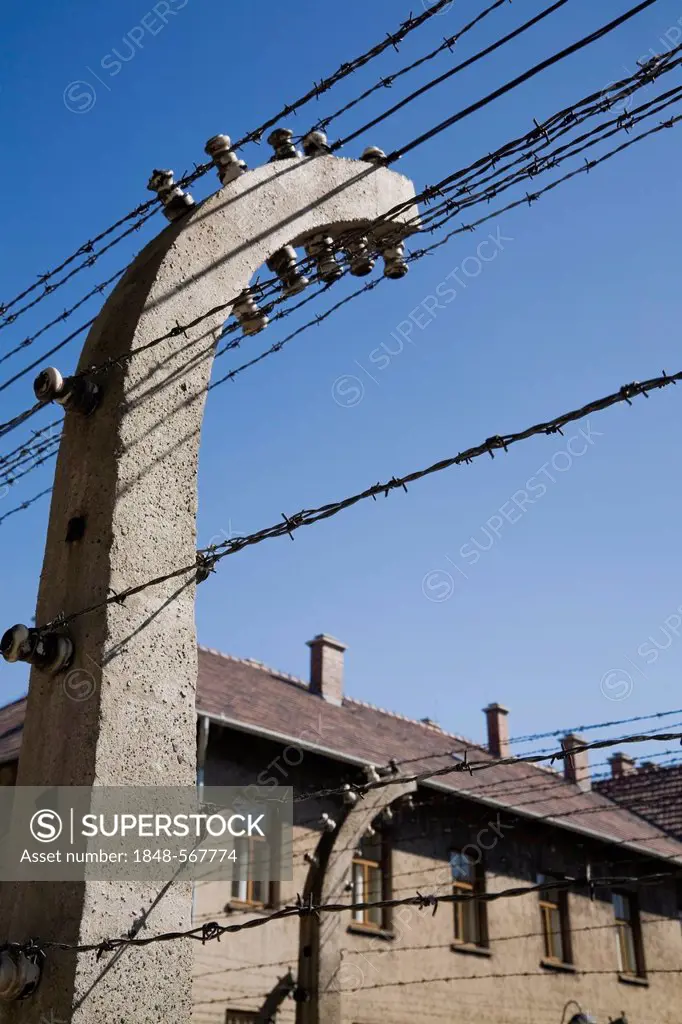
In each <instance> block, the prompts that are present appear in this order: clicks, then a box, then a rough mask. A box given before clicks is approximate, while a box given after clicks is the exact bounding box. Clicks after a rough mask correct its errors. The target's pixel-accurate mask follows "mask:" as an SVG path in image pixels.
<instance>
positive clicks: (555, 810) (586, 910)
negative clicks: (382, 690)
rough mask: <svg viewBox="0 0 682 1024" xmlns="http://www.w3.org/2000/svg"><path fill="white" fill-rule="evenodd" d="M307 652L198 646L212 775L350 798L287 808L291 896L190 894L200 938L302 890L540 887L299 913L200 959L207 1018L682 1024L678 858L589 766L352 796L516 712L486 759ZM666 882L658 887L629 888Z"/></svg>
mask: <svg viewBox="0 0 682 1024" xmlns="http://www.w3.org/2000/svg"><path fill="white" fill-rule="evenodd" d="M310 647H311V672H310V680H309V682H304V681H302V680H299V679H295V678H292V677H290V676H287V675H284V674H282V673H279V672H276V671H274V670H272V669H268V668H266V667H265V666H263V665H261V664H260V663H258V662H254V661H250V660H240V659H236V658H232V657H229V656H227V655H223V654H220V653H219V652H217V651H213V650H208V649H206V648H200V650H199V681H198V695H197V719H198V727H197V736H198V763H199V774H200V779H201V780H202V781H203V782H204V783H205V784H206V785H242V784H244V783H254V782H255V783H258V784H260V785H273V784H275V783H277V784H280V785H291V786H293V787H294V789H295V791H296V792H297V793H298V794H305V793H308V792H311V791H312V790H316V791H317V790H319V789H322V788H329V789H333V790H336V791H337V792H336V793H335V794H333V795H331V796H326V797H318V798H315V799H310V800H305V801H301V802H297V803H296V804H295V810H296V815H295V825H294V833H293V863H294V877H293V881H290V882H281V883H278V882H276V881H274V880H273V881H272V882H269V883H268V882H263V881H258V880H255V879H254V880H247V881H240V882H237V881H235V882H232V883H228V882H225V883H218V882H214V883H206V884H202V885H198V886H197V887H196V891H195V906H194V914H195V921H196V923H202V922H206V921H211V920H216V919H219V920H225V918H226V917H227V918H228V919H229V920H230V922H234V923H240V922H244V921H246V920H249V919H252V918H258V917H260V916H262V915H264V914H267V913H268V912H269V911H270V910H271V909H272V908H276V907H278V906H281V905H284V904H288V903H291V902H293V901H295V899H296V895H297V894H298V893H300V894H303V895H304V896H306V895H311V896H312V897H313V899H314V900H315V901H316V902H318V901H322V902H327V901H329V899H330V898H331V899H334V900H335V901H338V902H346V901H348V902H350V901H351V899H353V898H355V901H356V902H361V901H363V900H368V899H373V898H375V897H380V898H390V897H396V898H401V897H405V896H408V895H414V894H416V893H417V892H421V893H436V894H443V893H450V892H452V891H453V889H454V890H455V891H456V892H457V893H461V894H463V895H465V894H471V893H474V894H476V893H484V892H485V893H487V894H490V895H493V894H495V893H497V892H501V891H503V890H507V889H510V888H513V887H526V886H529V885H535V884H537V883H542V884H544V888H543V889H542V890H540V891H539V892H533V893H529V894H527V895H521V896H516V897H514V898H503V899H498V900H492V901H489V902H479V901H472V902H467V903H457V904H441V905H439V906H438V907H437V908H436V909H437V911H438V912H437V913H434V912H433V909H432V908H427V909H421V910H420V909H419V908H418V907H416V906H408V907H401V908H394V909H393V910H392V911H391V910H367V911H357V912H354V914H353V916H352V917H351V915H350V914H345V913H344V914H327V915H321V916H320V919H319V920H317V919H316V918H315V917H314V916H313V915H307V916H304V917H298V916H294V917H289V918H286V919H282V920H278V921H273V922H270V923H268V924H267V925H265V926H264V927H258V928H254V929H253V930H248V931H243V932H239V933H237V934H234V935H226V936H224V937H223V939H222V941H221V942H220V943H217V942H209V943H207V944H206V945H205V946H198V947H197V950H196V954H195V985H194V1003H195V1008H194V1019H195V1020H196V1022H197V1024H246V1022H248V1021H260V1022H265V1021H268V1020H276V1021H277V1022H278V1024H293V1022H294V1021H296V1022H297V1024H318V1022H324V1024H341V1022H343V1024H379V1022H381V1024H407V1022H413V1021H434V1022H441V1021H442V1022H443V1024H445V1022H446V1021H447V1022H451V1024H470V1022H471V1021H473V1020H477V1019H481V1020H485V1021H489V1022H491V1024H554V1022H556V1024H568V1022H569V1021H573V1020H574V1019H575V1021H576V1024H578V1021H580V1020H581V1018H580V1017H579V1016H578V1014H579V1013H580V1012H581V1011H582V1012H584V1013H585V1014H587V1013H589V1014H591V1015H592V1017H593V1019H594V1020H595V1021H596V1022H597V1024H608V1022H610V1021H614V1022H615V1021H622V1020H623V1019H626V1020H627V1022H628V1024H679V1022H680V1020H682V1010H681V1009H680V1007H681V1006H682V981H681V978H682V975H681V973H680V971H681V970H682V930H681V928H680V917H679V909H680V902H679V898H680V890H679V888H678V881H677V878H676V877H674V875H675V872H676V871H678V872H679V874H680V876H682V871H680V870H679V866H680V865H682V843H680V842H678V841H676V840H675V839H673V838H672V837H671V836H670V835H668V834H667V833H664V832H662V831H661V829H659V828H657V827H656V826H655V825H653V824H651V823H649V822H647V821H645V820H643V819H642V818H641V817H639V816H636V815H634V814H633V813H631V812H630V811H628V810H627V809H625V808H624V807H622V806H619V805H618V804H615V803H614V802H613V801H612V800H610V799H609V798H608V797H607V796H605V795H603V794H602V793H598V792H596V791H595V789H594V788H592V786H591V780H590V770H589V765H588V762H587V755H586V753H585V752H582V753H580V754H577V755H575V756H573V757H572V758H570V759H567V761H566V762H565V764H564V768H563V770H562V771H561V772H558V771H556V770H552V769H549V768H542V767H538V766H531V765H522V764H519V765H512V766H495V767H492V768H490V769H489V770H485V771H481V772H476V773H474V774H473V775H469V774H468V773H465V772H457V773H456V774H452V773H451V774H446V775H443V776H441V777H440V778H438V777H437V778H433V779H429V780H423V781H420V782H418V783H415V782H412V783H404V782H403V783H400V784H398V785H395V786H386V787H384V788H381V789H375V790H372V791H370V792H369V793H368V794H367V796H366V797H365V799H364V800H360V801H357V802H356V803H353V802H352V797H350V796H348V795H346V796H345V797H344V796H343V795H341V794H340V792H339V791H340V790H341V788H342V787H343V785H344V784H350V783H353V782H358V781H364V780H365V779H366V778H367V777H368V774H369V775H371V774H372V768H371V766H388V765H389V762H390V761H391V760H392V759H395V760H398V761H400V762H407V763H403V764H402V766H401V768H400V772H401V774H404V773H409V774H416V773H419V772H422V771H433V770H435V769H438V768H441V767H447V766H452V765H453V764H455V763H456V762H457V761H459V760H462V759H463V758H464V757H465V755H467V756H468V757H469V759H471V760H481V759H486V758H494V757H499V756H500V755H504V754H506V753H507V751H508V727H507V720H508V716H507V711H506V709H505V708H503V707H501V706H500V705H496V704H493V705H490V706H489V707H488V708H486V711H485V714H486V720H487V734H488V739H487V749H483V748H482V747H479V746H476V745H475V744H472V743H470V742H468V741H467V740H465V739H463V738H462V737H460V736H455V735H452V734H449V733H445V732H444V731H443V730H441V729H440V728H439V727H438V726H436V725H435V724H434V723H432V722H429V721H428V720H424V721H422V722H418V721H412V720H409V719H406V718H404V717H401V716H400V715H396V714H392V713H390V712H388V711H384V710H381V709H379V708H376V707H373V706H371V705H368V704H364V703H362V702H360V701H357V700H352V699H349V698H347V697H345V696H344V692H343V686H344V679H343V652H344V647H343V645H342V644H340V643H339V642H338V641H335V640H333V639H332V638H330V637H326V636H319V637H316V638H315V639H314V640H313V641H311V642H310ZM23 713H24V704H23V701H18V702H15V703H14V704H11V705H9V706H8V707H6V708H4V709H2V711H0V766H1V767H0V781H4V782H5V783H6V784H7V783H9V784H11V783H12V781H13V770H14V769H13V765H14V764H15V763H16V759H17V756H18V753H19V748H20V743H21V728H22V720H23ZM565 743H566V744H567V745H570V746H574V745H575V737H567V738H566V739H565ZM324 815H327V817H326V818H324V817H323V816H324ZM658 873H661V874H662V875H663V876H664V877H663V878H661V879H660V880H658V881H657V882H656V883H655V884H652V883H649V884H645V883H643V882H640V883H639V884H637V882H636V881H634V880H636V879H640V878H642V877H643V876H650V875H652V874H658ZM586 875H588V876H590V877H592V878H605V877H611V876H618V877H624V876H625V877H627V878H628V879H631V880H633V881H630V882H628V883H627V884H623V885H621V886H618V887H616V888H615V889H611V888H593V891H592V893H591V894H590V892H589V891H588V890H587V889H586V888H585V887H584V886H583V887H574V888H572V889H570V890H568V889H565V888H563V889H562V888H559V887H557V881H559V880H566V879H571V878H581V877H585V876H586ZM584 1019H585V1018H583V1020H584ZM588 1019H589V1018H588Z"/></svg>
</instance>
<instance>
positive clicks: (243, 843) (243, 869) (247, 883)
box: [232, 836, 275, 907]
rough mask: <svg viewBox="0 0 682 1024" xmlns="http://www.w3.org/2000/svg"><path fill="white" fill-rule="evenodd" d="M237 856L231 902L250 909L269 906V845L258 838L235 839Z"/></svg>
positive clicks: (272, 893) (271, 897) (271, 891)
mask: <svg viewBox="0 0 682 1024" xmlns="http://www.w3.org/2000/svg"><path fill="white" fill-rule="evenodd" d="M234 848H235V851H236V854H237V858H236V862H235V866H234V873H235V874H238V875H239V878H238V879H237V878H235V879H234V880H233V881H232V902H233V903H245V904H247V905H248V906H251V907H266V906H271V905H272V904H273V903H274V902H275V900H274V886H273V883H272V882H271V880H270V845H269V843H267V842H266V841H265V840H264V839H261V838H260V837H259V836H249V837H244V838H236V839H235V841H234Z"/></svg>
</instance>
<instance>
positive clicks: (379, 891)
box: [353, 836, 391, 931]
mask: <svg viewBox="0 0 682 1024" xmlns="http://www.w3.org/2000/svg"><path fill="white" fill-rule="evenodd" d="M390 898H391V851H390V847H389V845H388V842H387V841H386V839H382V838H381V837H379V836H377V837H376V839H373V840H364V841H363V842H362V843H361V844H360V846H359V848H358V850H357V852H356V855H355V857H354V858H353V903H374V902H375V901H379V900H388V899H390ZM353 923H354V924H359V925H364V926H365V927H367V928H376V929H380V930H384V931H386V930H388V929H389V928H390V927H391V916H390V908H389V907H372V908H369V909H367V910H354V911H353Z"/></svg>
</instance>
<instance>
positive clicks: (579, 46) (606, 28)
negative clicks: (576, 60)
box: [387, 0, 657, 164]
mask: <svg viewBox="0 0 682 1024" xmlns="http://www.w3.org/2000/svg"><path fill="white" fill-rule="evenodd" d="M656 2H657V0H642V2H641V3H639V4H637V6H636V7H631V8H630V9H629V10H628V11H625V12H624V13H623V14H621V15H620V16H619V17H618V18H614V19H613V20H612V21H610V22H608V23H607V24H606V25H602V26H601V28H598V29H596V30H595V31H594V32H591V33H590V34H589V35H587V36H583V37H582V39H579V40H577V41H576V42H575V43H571V45H570V46H566V47H564V48H563V49H562V50H559V51H557V53H554V54H552V56H551V57H546V58H545V59H544V60H542V61H540V62H539V63H538V64H535V65H533V67H531V68H528V70H527V71H524V72H523V73H522V74H520V75H517V76H516V78H513V79H511V81H509V82H506V83H505V84H504V85H501V86H500V87H499V88H498V89H495V90H494V91H493V92H491V93H488V95H487V96H483V97H482V98H481V99H480V100H476V102H475V103H471V104H469V105H468V106H466V107H464V108H463V109H462V110H460V111H458V112H457V113H456V114H451V115H450V117H448V118H446V119H445V120H444V121H441V122H440V123H439V124H437V125H435V127H433V128H429V130H428V131H427V132H424V133H423V134H422V135H419V136H418V137H417V138H416V139H413V140H412V141H411V142H408V143H407V144H406V145H405V146H401V147H400V149H396V150H393V152H392V153H390V154H389V155H388V157H387V163H389V164H390V163H394V162H395V161H396V160H399V159H400V158H401V157H403V156H406V155H407V154H408V153H411V152H412V150H413V149H416V148H417V147H418V146H421V145H422V143H424V142H428V141H430V140H431V139H433V138H435V136H436V135H439V134H440V133H441V132H443V131H445V130H446V128H451V127H452V126H453V125H455V124H457V123H458V122H459V121H461V120H463V119H464V118H465V117H469V116H470V115H471V114H473V113H475V112H476V111H478V110H482V109H483V107H486V106H488V104H490V103H492V102H493V101H494V100H496V99H499V98H500V97H501V96H504V95H506V93H508V92H511V91H512V90H513V89H516V88H518V86H520V85H523V84H524V83H525V82H528V81H530V80H531V79H532V78H535V77H536V75H539V74H541V73H542V72H543V71H546V70H547V69H548V68H550V67H553V66H554V65H555V64H558V63H560V62H561V61H562V60H565V59H566V58H567V57H571V56H573V54H575V53H578V52H579V51H580V50H583V49H585V47H587V46H591V45H592V43H595V42H597V41H598V40H599V39H603V38H604V36H606V35H608V34H609V33H611V32H613V31H614V30H615V29H617V28H620V26H621V25H624V24H625V23H626V22H628V21H630V20H631V19H632V18H634V17H635V16H636V15H638V14H641V12H642V11H644V10H646V9H647V8H648V7H651V6H652V5H653V4H654V3H656Z"/></svg>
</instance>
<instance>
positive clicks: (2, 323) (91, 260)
mask: <svg viewBox="0 0 682 1024" xmlns="http://www.w3.org/2000/svg"><path fill="white" fill-rule="evenodd" d="M156 212H157V210H152V211H151V212H150V213H148V214H147V215H146V216H144V217H141V218H140V219H139V220H138V222H137V223H136V224H133V225H132V226H131V227H129V228H127V230H126V231H122V232H121V234H120V235H117V236H116V238H114V239H112V241H111V242H109V243H108V244H107V245H104V246H102V248H101V249H99V250H97V251H96V252H95V251H92V252H91V254H90V255H89V256H88V257H87V259H85V260H83V262H82V263H79V264H78V266H77V267H74V268H73V270H70V271H69V273H68V274H65V275H64V277H62V278H60V279H59V281H55V283H54V284H48V283H47V281H48V280H49V279H51V278H52V277H53V276H54V273H53V274H48V275H42V276H41V279H40V281H39V283H38V284H37V285H34V287H39V286H40V283H43V292H42V293H41V294H40V295H38V296H37V297H36V298H35V299H32V300H31V302H27V303H26V304H25V305H24V306H21V307H20V308H19V309H17V310H16V311H15V312H14V313H10V314H9V315H8V316H6V317H5V319H4V320H0V331H1V330H3V328H5V327H10V326H11V325H12V324H13V323H14V322H15V321H16V320H18V319H19V317H20V316H22V315H23V314H24V313H27V312H28V310H29V309H33V307H34V306H37V305H38V303H39V302H42V301H43V299H46V298H47V297H48V295H52V293H53V292H56V291H57V289H59V288H61V287H63V285H65V284H66V283H67V282H68V281H70V280H71V279H72V278H73V277H75V276H76V274H78V273H80V271H81V270H85V269H87V268H88V267H93V266H94V265H95V263H96V262H97V260H98V259H99V258H100V256H103V255H104V254H105V253H106V252H109V250H110V249H113V247H114V246H115V245H118V243H119V242H122V241H123V239H124V238H128V236H129V235H132V234H133V232H135V231H139V230H140V228H141V227H142V225H143V224H145V223H146V222H147V221H148V220H149V219H150V218H151V217H153V216H154V214H155V213H156ZM88 244H90V243H88ZM55 273H56V272H55ZM122 273H123V271H119V273H118V274H116V275H115V276H114V277H112V278H110V280H109V281H107V282H106V284H110V283H111V281H114V280H115V279H116V277H119V276H120V274H122ZM102 287H103V286H102V285H98V286H97V287H96V288H95V289H93V291H92V292H90V293H89V294H88V295H86V296H85V297H84V298H83V299H81V300H80V302H78V303H77V305H76V306H74V307H73V308H74V309H77V308H78V306H82V305H83V303H84V302H85V301H86V300H87V299H89V298H91V297H92V295H94V294H95V292H98V291H100V290H101V288H102ZM4 308H5V309H8V308H9V306H5V307H4ZM70 312H73V310H71V311H70ZM68 315H70V313H63V314H62V315H61V316H59V317H57V318H56V319H55V320H53V321H52V322H51V323H50V324H48V325H47V326H45V327H43V328H42V330H40V331H39V332H38V335H37V336H39V335H40V334H42V333H44V332H45V331H46V330H48V328H49V327H52V326H54V324H56V323H59V321H60V320H65V319H66V317H67V316H68ZM32 340H34V339H32ZM26 344H27V342H22V346H23V345H26ZM15 351H16V350H15ZM12 354H13V353H8V354H7V355H5V356H4V357H3V358H2V359H0V362H3V361H4V359H8V358H9V356H10V355H12Z"/></svg>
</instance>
